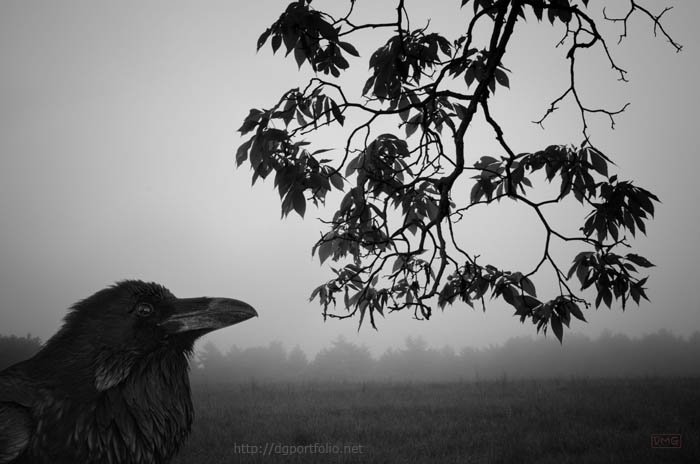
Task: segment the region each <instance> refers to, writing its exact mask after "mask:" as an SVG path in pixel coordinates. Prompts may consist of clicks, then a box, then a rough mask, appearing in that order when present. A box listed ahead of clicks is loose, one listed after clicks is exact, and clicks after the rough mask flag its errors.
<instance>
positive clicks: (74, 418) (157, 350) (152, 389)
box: [0, 280, 257, 464]
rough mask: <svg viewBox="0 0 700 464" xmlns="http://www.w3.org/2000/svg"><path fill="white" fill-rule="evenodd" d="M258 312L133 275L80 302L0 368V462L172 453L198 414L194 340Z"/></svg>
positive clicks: (119, 462) (114, 460)
mask: <svg viewBox="0 0 700 464" xmlns="http://www.w3.org/2000/svg"><path fill="white" fill-rule="evenodd" d="M256 315H257V314H256V312H255V310H254V309H253V308H252V307H250V306H249V305H248V304H246V303H243V302H241V301H238V300H233V299H228V298H188V299H178V298H176V297H175V296H174V295H173V294H172V293H171V292H170V291H168V290H167V289H166V288H165V287H162V286H160V285H158V284H155V283H145V282H141V281H136V280H130V281H123V282H119V283H118V284H116V285H114V286H112V287H109V288H107V289H104V290H101V291H99V292H97V293H95V294H94V295H92V296H91V297H89V298H87V299H85V300H83V301H81V302H79V303H77V304H75V305H74V306H73V308H72V309H71V311H70V312H69V313H68V315H67V316H66V318H65V320H64V324H63V326H62V328H61V329H60V330H59V331H58V332H57V333H56V334H55V335H54V336H53V337H52V338H51V339H49V340H48V341H47V342H46V344H45V345H44V346H43V348H42V349H41V350H40V351H39V352H38V353H37V354H36V355H35V356H34V357H32V358H30V359H28V360H26V361H23V362H20V363H18V364H15V365H14V366H11V367H9V368H8V369H6V370H4V371H2V372H0V464H8V463H12V464H25V463H32V464H49V463H51V464H63V463H66V464H67V463H70V464H76V463H81V464H91V463H101V464H141V463H144V464H145V463H149V464H154V463H155V464H157V463H166V462H169V461H170V459H171V458H172V457H173V456H174V455H175V453H176V452H177V450H178V448H179V446H180V445H181V444H182V442H183V440H184V439H185V437H186V436H187V435H188V433H189V431H190V426H191V423H192V416H193V412H192V401H191V398H190V384H189V378H188V362H187V358H188V356H189V355H190V354H191V352H192V348H193V345H194V341H195V340H196V339H197V338H198V337H200V336H201V335H203V334H205V333H207V332H210V331H212V330H216V329H218V328H221V327H226V326H228V325H232V324H236V323H237V322H241V321H244V320H246V319H249V318H251V317H253V316H256Z"/></svg>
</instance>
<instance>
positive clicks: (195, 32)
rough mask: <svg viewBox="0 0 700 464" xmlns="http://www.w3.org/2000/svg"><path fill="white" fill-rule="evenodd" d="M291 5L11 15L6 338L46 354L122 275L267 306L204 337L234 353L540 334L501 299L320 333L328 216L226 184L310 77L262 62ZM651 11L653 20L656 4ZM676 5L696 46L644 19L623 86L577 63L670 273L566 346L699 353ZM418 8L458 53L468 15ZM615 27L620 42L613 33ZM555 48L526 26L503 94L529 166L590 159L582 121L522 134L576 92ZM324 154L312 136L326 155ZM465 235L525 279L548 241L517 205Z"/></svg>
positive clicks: (66, 6)
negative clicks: (252, 120) (41, 347)
mask: <svg viewBox="0 0 700 464" xmlns="http://www.w3.org/2000/svg"><path fill="white" fill-rule="evenodd" d="M287 3H288V1H272V0H265V1H256V2H245V3H242V2H230V1H203V2H187V1H180V0H177V1H146V2H141V1H124V2H109V1H92V0H90V1H88V0H85V1H76V0H70V1H64V2H49V1H34V0H32V1H27V0H3V1H2V2H0V69H1V70H2V71H1V72H0V217H1V218H2V225H1V226H0V332H1V333H5V334H7V333H16V334H22V335H23V334H25V333H27V332H31V333H32V334H33V335H37V336H39V337H41V338H42V339H44V340H45V339H46V338H48V337H49V336H50V335H51V334H52V333H53V332H54V331H55V330H56V329H57V328H58V326H59V324H60V320H61V318H62V317H63V315H64V313H65V310H66V308H67V307H69V306H70V305H71V304H72V303H74V302H75V301H77V300H79V299H82V298H84V297H86V296H88V295H90V294H91V293H93V292H95V291H97V290H99V289H100V288H103V287H104V286H106V285H109V284H111V283H113V282H115V281H117V280H120V279H124V278H140V279H144V280H149V281H150V280H152V281H157V282H160V283H162V284H164V285H165V286H167V287H168V288H170V289H171V290H172V291H173V292H174V293H175V294H176V295H178V296H183V297H184V296H199V295H210V296H229V297H234V298H239V299H242V300H245V301H247V302H249V303H250V304H252V305H253V306H255V307H256V308H257V309H258V312H259V313H260V317H259V318H258V319H255V320H252V321H248V322H246V323H245V324H241V325H239V326H236V327H232V328H229V329H225V330H222V331H219V332H217V333H215V334H212V335H209V336H208V337H207V339H208V340H214V341H216V342H217V343H218V344H219V345H221V346H223V347H226V346H228V345H231V344H236V345H238V346H239V347H246V346H260V345H264V344H266V343H267V342H269V341H272V340H281V341H283V342H284V343H285V344H286V345H287V346H294V345H300V346H301V347H302V348H303V349H305V350H306V351H307V352H309V353H314V352H315V351H317V350H318V349H319V348H320V347H322V346H324V345H327V344H328V342H329V341H330V340H332V339H335V338H336V337H337V336H338V335H339V334H343V335H345V337H346V338H347V339H348V340H350V341H353V342H355V343H361V344H365V345H367V346H369V347H370V348H371V349H372V350H373V351H374V352H375V353H376V352H381V351H383V350H385V349H386V348H387V347H391V346H402V345H403V341H404V339H405V338H406V337H407V336H409V335H414V336H416V335H420V336H422V337H423V338H424V339H425V340H426V341H427V342H428V343H429V344H430V345H432V346H437V347H439V346H442V345H444V344H452V345H453V346H455V347H462V346H485V345H489V344H492V343H501V342H503V341H504V340H506V339H507V338H509V337H512V336H518V335H530V334H533V333H534V327H533V326H532V325H531V324H530V323H526V324H525V325H521V324H520V323H519V322H518V320H517V319H516V318H514V317H512V310H511V309H508V308H507V307H506V305H505V304H502V303H501V302H498V301H496V302H493V303H492V304H490V305H489V306H488V310H487V312H486V313H485V314H484V313H482V312H481V311H474V310H471V309H470V308H468V307H466V306H465V305H455V306H453V307H449V308H447V309H446V310H445V312H444V313H442V312H440V311H436V313H435V315H434V317H433V319H432V320H431V321H429V322H418V321H414V320H412V319H411V314H409V313H408V312H406V313H404V314H392V315H390V316H388V317H387V318H386V319H383V320H382V319H380V320H379V321H378V325H379V331H374V330H372V329H371V328H370V327H369V326H366V327H364V328H363V329H362V330H360V331H359V333H358V331H357V321H355V320H350V321H344V322H337V321H330V322H326V323H323V321H322V318H321V315H320V313H321V308H320V307H318V306H317V304H316V303H309V302H308V296H309V294H310V292H311V290H312V289H313V288H314V287H315V286H317V285H319V284H320V283H322V282H324V281H325V280H327V279H329V278H330V276H331V273H330V270H328V269H327V268H322V267H320V266H319V265H318V260H314V259H312V257H311V253H310V250H311V246H312V245H313V243H314V241H315V240H316V238H317V237H318V235H319V231H320V230H321V225H320V223H319V222H318V221H317V220H316V218H317V217H325V218H327V217H329V216H330V215H331V214H332V212H331V210H330V209H329V210H326V211H315V210H313V209H311V208H309V210H308V211H307V218H306V220H301V219H300V218H298V217H296V216H293V215H290V216H289V218H287V219H285V220H280V207H279V196H278V194H277V192H276V191H274V190H273V188H272V182H271V181H268V182H265V183H259V184H256V185H255V186H254V187H253V188H251V186H250V172H249V171H248V169H247V167H246V166H244V167H243V168H241V169H235V167H234V153H235V149H236V148H237V146H238V145H239V144H240V143H241V141H242V139H241V138H240V137H239V136H238V133H237V132H236V129H237V128H238V127H239V126H240V123H241V122H242V120H243V118H244V117H245V115H246V114H247V113H248V110H249V109H250V108H251V107H269V106H270V105H272V104H273V103H274V102H275V101H277V99H278V98H279V96H280V95H281V94H282V93H283V92H284V91H286V90H288V89H289V88H291V87H295V86H298V85H301V84H303V82H304V80H305V78H308V76H309V71H308V69H306V68H302V71H301V72H297V67H296V64H295V63H294V61H293V60H291V59H290V60H283V58H282V57H281V56H279V55H278V56H272V54H271V51H270V50H269V48H268V47H266V48H265V49H264V50H263V51H261V52H260V53H259V54H256V53H255V44H256V41H257V38H258V36H259V34H260V33H261V32H262V31H263V30H265V28H266V27H267V26H268V25H269V24H271V23H272V22H273V21H274V20H275V19H276V18H277V16H278V15H279V13H280V12H281V11H282V10H283V9H284V7H285V6H286V4H287ZM328 4H330V2H323V1H319V2H318V5H317V7H318V8H324V7H325V5H328ZM648 4H649V8H651V9H652V10H653V11H657V10H659V11H660V10H661V9H662V6H663V5H664V4H666V3H665V2H658V1H653V2H652V1H649V2H648ZM669 4H671V5H674V4H675V5H676V7H675V9H674V10H672V11H671V12H669V13H667V14H666V16H665V17H664V19H665V23H664V24H665V25H666V26H667V29H668V30H669V31H671V32H672V34H673V36H674V38H676V39H677V41H679V42H681V43H682V44H684V46H685V49H684V51H683V52H682V53H680V54H676V53H674V51H673V49H672V47H671V46H670V45H669V44H667V43H665V42H664V40H663V39H662V38H657V39H654V37H653V32H652V27H651V24H650V23H649V22H648V21H647V20H643V19H642V18H637V19H636V20H634V21H632V22H631V23H630V30H629V33H628V35H629V37H628V39H627V40H626V41H625V42H623V43H622V45H620V46H613V47H612V51H613V55H614V57H615V58H616V60H617V61H618V63H619V64H620V65H621V66H622V67H623V68H625V69H627V70H628V71H629V79H630V83H628V84H623V83H619V82H617V81H616V77H615V75H614V73H612V72H611V71H610V69H609V65H607V64H606V63H605V61H603V60H602V59H601V54H600V49H597V50H592V51H590V52H589V53H586V54H585V55H586V56H587V57H588V58H586V59H583V58H582V59H581V66H580V68H579V70H578V71H579V73H580V74H579V79H580V86H581V92H582V95H584V98H587V99H588V102H589V103H590V106H600V105H606V106H607V105H609V106H610V107H612V108H615V107H619V106H621V105H622V104H624V103H625V102H627V101H630V102H632V104H631V106H630V107H629V109H628V110H627V111H626V112H625V113H624V114H623V115H621V116H619V117H618V118H617V119H616V123H617V124H616V129H615V130H614V131H611V130H610V124H609V121H608V120H607V119H604V118H600V119H592V120H591V121H592V122H593V124H592V133H593V142H594V143H595V144H596V145H597V146H598V147H600V148H601V149H602V150H603V152H605V153H606V154H608V155H609V156H610V157H611V158H612V159H613V160H614V161H615V163H616V164H617V167H616V168H614V170H613V172H615V173H618V174H620V176H621V177H622V178H624V179H632V180H634V181H635V183H637V184H638V185H640V186H643V187H645V188H648V189H649V190H651V191H652V192H654V193H656V194H657V195H658V196H659V197H660V198H661V200H662V202H663V204H662V205H659V207H658V212H657V216H656V220H654V221H652V222H651V223H649V224H648V227H647V230H648V237H643V236H642V237H641V238H638V239H637V240H636V241H634V242H633V243H634V247H635V250H636V252H638V253H640V254H642V255H644V256H647V257H648V258H649V259H650V260H651V261H652V262H654V263H656V264H657V265H658V267H657V268H654V269H652V270H651V272H650V274H651V278H650V280H649V288H650V289H649V292H648V294H649V296H650V298H651V303H643V304H642V305H641V307H639V308H637V307H635V306H634V305H632V306H631V307H630V308H628V310H627V311H625V312H624V313H623V312H622V311H621V310H620V309H619V306H616V307H615V309H613V310H612V311H609V310H608V309H607V308H605V309H600V310H598V311H595V310H590V311H588V312H587V313H586V317H587V319H588V321H589V323H588V324H584V323H581V322H578V321H575V322H574V323H572V332H575V333H579V334H584V335H588V336H597V335H598V334H600V333H601V332H602V331H603V330H604V329H610V330H612V331H614V332H620V333H624V334H627V335H629V336H638V335H640V334H644V333H648V332H655V331H656V330H658V329H660V328H667V329H670V330H672V331H674V332H676V333H679V334H682V335H685V336H687V335H689V334H690V333H692V332H693V331H697V330H700V316H699V315H700V307H699V305H698V302H697V298H696V297H695V292H696V287H697V284H698V278H697V274H696V265H697V263H698V262H700V259H699V258H700V252H699V251H698V247H697V246H696V245H695V241H696V237H698V236H700V220H699V217H698V207H697V204H696V203H697V200H698V194H697V190H696V178H697V172H698V167H700V166H699V165H700V162H699V161H698V157H697V149H696V141H695V138H696V133H697V119H696V107H697V104H698V102H699V101H700V99H699V98H698V96H699V95H700V92H699V91H698V88H697V82H698V81H699V80H700V68H699V66H700V65H699V64H698V63H700V56H699V54H698V52H697V48H696V47H697V44H698V43H700V40H699V39H700V33H699V32H697V30H696V28H695V27H694V22H695V20H697V18H700V15H699V14H698V13H700V6H698V4H697V2H670V3H669ZM381 5H384V3H382V2H363V1H362V0H360V1H358V2H357V10H358V12H362V10H363V9H364V11H365V12H364V13H362V14H364V15H365V17H372V18H373V19H376V18H385V19H386V20H391V19H392V14H393V10H392V8H391V5H390V4H389V3H388V2H387V3H386V7H382V6H381ZM425 5H427V2H423V3H421V2H418V1H417V0H413V1H408V2H407V7H408V9H409V12H411V11H413V8H414V7H416V8H417V12H416V14H415V17H413V18H412V21H413V25H414V26H413V27H418V25H423V24H425V21H424V19H425V18H422V17H421V15H426V14H430V15H431V16H432V21H431V23H430V24H431V28H432V29H433V30H435V31H440V32H443V33H444V34H445V35H446V36H448V37H450V38H454V37H456V32H455V31H459V30H460V28H462V27H463V26H464V24H465V21H466V20H467V19H468V18H469V17H470V13H469V11H471V10H470V9H467V10H465V11H464V12H463V13H464V16H463V19H460V20H457V19H455V11H456V6H458V2H456V1H455V2H449V4H448V5H445V11H440V10H438V9H437V7H435V5H431V6H430V8H427V6H425ZM421 18H422V19H421ZM528 30H531V31H532V32H531V33H528V32H527V31H528ZM604 30H605V31H607V32H610V33H611V34H610V35H608V37H609V38H610V41H611V44H613V45H614V43H615V42H616V40H615V37H616V35H615V29H614V28H610V27H607V26H606V27H605V28H604ZM521 32H524V34H522V35H520V33H521ZM562 33H563V29H562V28H561V27H557V28H552V27H550V26H549V25H545V24H539V25H538V24H537V23H535V22H534V21H532V20H531V21H530V22H529V23H521V24H519V25H518V29H517V30H516V34H519V35H518V39H517V40H516V41H514V42H513V43H512V44H511V45H510V46H509V49H508V53H507V54H506V57H505V59H504V62H505V65H506V66H507V67H508V68H509V69H511V70H512V71H513V73H512V74H511V76H510V84H511V90H506V89H499V91H498V92H499V93H498V95H497V97H498V100H497V101H496V102H494V104H493V106H492V111H493V113H494V114H495V116H496V117H497V118H498V119H499V120H500V121H501V122H502V125H503V126H504V128H505V129H506V134H507V136H508V137H509V140H511V143H512V144H514V145H515V149H516V150H518V151H519V152H522V151H534V150H538V149H541V148H544V147H545V146H547V145H549V144H553V143H578V142H579V141H580V135H578V134H579V132H580V126H579V122H578V120H577V119H576V112H575V111H574V110H573V108H572V107H571V106H570V105H569V106H568V107H566V106H562V109H561V110H560V111H559V112H558V113H557V114H555V115H554V118H553V119H551V120H550V121H549V122H548V123H547V124H546V130H544V131H543V130H542V129H540V128H539V127H537V126H536V125H534V124H532V123H531V122H530V121H532V120H536V119H539V118H540V117H541V115H542V114H543V113H544V111H545V110H546V108H547V107H548V105H549V102H550V101H551V100H553V99H554V98H556V97H557V96H558V95H559V94H560V93H561V92H562V91H563V90H564V89H565V88H566V87H567V82H566V72H567V66H568V64H567V62H566V60H565V59H564V55H565V53H566V50H564V49H562V48H558V49H554V48H553V46H554V44H555V43H556V42H557V41H558V40H559V39H560V38H561V35H562ZM372 37H373V38H374V39H376V40H381V42H378V41H375V42H372V43H370V44H369V46H367V45H366V44H363V43H360V44H359V47H358V48H360V51H361V53H362V57H361V58H360V59H351V68H354V69H353V70H352V71H351V72H350V73H349V74H348V77H347V78H346V82H350V83H351V85H353V86H354V87H352V88H351V90H350V92H349V93H350V94H351V95H352V96H356V95H358V94H359V91H360V89H361V87H362V82H363V80H362V79H363V78H366V69H367V59H368V57H369V55H370V54H371V52H372V51H373V48H372V46H374V47H376V46H377V44H379V43H383V42H384V41H385V40H386V38H387V35H382V34H381V33H375V34H374V35H372ZM363 45H365V46H364V47H363ZM582 55H583V54H582ZM472 137H475V138H474V139H472V140H470V145H469V146H470V147H472V150H473V152H472V156H473V157H474V159H477V158H478V157H480V156H482V155H485V154H490V155H493V154H498V152H497V151H496V146H495V144H494V140H493V134H492V133H491V132H489V131H486V130H483V131H481V132H477V133H475V135H474V136H472ZM333 141H334V138H333V137H330V136H329V137H327V138H326V139H323V140H320V141H319V142H320V143H319V148H321V147H326V146H332V144H333ZM323 142H325V145H324V144H323ZM321 145H323V146H321ZM570 205H573V203H571V204H570ZM331 206H332V204H331ZM557 214H558V215H555V216H554V217H555V221H554V222H555V223H561V224H564V225H567V224H568V225H569V227H571V224H574V225H575V224H576V222H577V221H578V222H580V221H581V218H582V217H583V215H584V214H585V212H584V211H583V210H578V209H577V208H575V207H567V208H563V211H561V212H559V213H557ZM469 221H470V222H467V223H465V224H464V225H463V227H462V229H461V230H460V237H462V238H463V240H464V243H466V244H468V246H467V248H468V249H469V250H471V251H472V252H476V253H477V254H481V255H482V256H483V259H484V260H487V259H490V260H491V261H492V262H493V263H494V264H496V265H503V266H507V267H509V268H513V269H517V268H531V267H532V266H533V265H534V264H535V263H536V262H537V260H538V259H539V257H540V256H541V253H542V251H541V248H542V240H543V234H542V230H541V226H540V225H538V224H537V221H536V219H535V218H534V217H533V216H532V214H531V212H530V211H528V210H526V209H523V208H521V207H517V206H513V205H509V204H506V203H504V204H502V205H498V206H495V207H493V208H490V207H489V208H485V209H482V210H479V211H477V213H476V214H475V216H473V217H472V218H471V219H470V220H469ZM570 251H572V250H567V249H565V248H561V249H560V250H559V251H558V252H557V253H561V256H567V255H566V253H567V252H570ZM485 262H487V261H485ZM567 266H568V263H565V264H564V267H567ZM550 277H551V276H548V275H547V274H543V276H542V278H540V279H536V283H538V284H539V286H538V288H539V290H540V294H543V295H547V293H548V292H549V294H552V292H553V289H552V288H550V287H549V286H548V282H549V281H550V280H551V279H550ZM565 336H566V335H565ZM553 343H554V342H553Z"/></svg>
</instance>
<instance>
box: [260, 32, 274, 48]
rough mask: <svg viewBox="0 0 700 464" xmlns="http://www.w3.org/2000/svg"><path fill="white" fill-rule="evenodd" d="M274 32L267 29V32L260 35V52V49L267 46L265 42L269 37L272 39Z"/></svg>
mask: <svg viewBox="0 0 700 464" xmlns="http://www.w3.org/2000/svg"><path fill="white" fill-rule="evenodd" d="M271 32H272V29H270V28H267V30H266V31H265V32H263V33H262V34H260V38H258V51H260V48H261V47H262V46H263V45H265V41H266V40H267V38H268V37H270V33H271Z"/></svg>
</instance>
